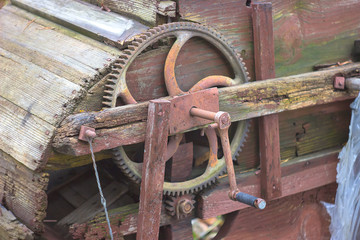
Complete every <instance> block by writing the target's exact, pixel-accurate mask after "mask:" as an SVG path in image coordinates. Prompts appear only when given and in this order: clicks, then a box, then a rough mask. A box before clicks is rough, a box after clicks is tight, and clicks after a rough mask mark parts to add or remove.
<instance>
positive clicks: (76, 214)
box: [57, 181, 128, 226]
mask: <svg viewBox="0 0 360 240" xmlns="http://www.w3.org/2000/svg"><path fill="white" fill-rule="evenodd" d="M127 190H128V189H127V186H125V185H124V184H122V183H119V182H117V181H114V182H112V183H110V184H109V185H108V186H106V187H105V188H104V190H103V193H104V197H105V199H106V204H107V205H108V206H109V205H111V204H112V203H113V202H115V201H116V200H117V199H119V198H120V197H121V196H122V195H123V194H125V193H126V192H127ZM102 211H103V206H102V204H101V202H100V195H99V194H96V195H94V196H93V197H91V198H90V199H88V200H87V201H86V202H84V203H83V204H81V205H80V206H79V207H78V208H77V209H75V210H74V211H72V212H71V213H70V214H69V215H67V216H66V217H64V218H63V219H61V220H60V221H59V222H58V223H57V225H58V226H69V225H71V224H74V223H81V222H86V221H89V220H90V219H92V218H93V217H94V216H95V215H96V214H98V213H100V212H102Z"/></svg>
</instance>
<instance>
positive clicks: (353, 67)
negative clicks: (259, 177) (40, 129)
mask: <svg viewBox="0 0 360 240" xmlns="http://www.w3.org/2000/svg"><path fill="white" fill-rule="evenodd" d="M356 71H360V63H354V64H349V65H345V66H342V67H336V68H332V69H328V70H324V71H318V72H311V73H305V74H300V75H294V76H289V77H282V78H275V79H270V80H267V81H257V82H252V83H248V84H242V85H239V86H234V87H228V88H221V89H219V104H220V111H226V112H228V113H230V115H231V121H232V122H235V121H240V120H245V119H250V118H255V117H260V116H266V115H270V114H274V113H280V112H283V111H287V110H296V109H301V108H305V107H310V106H315V105H319V104H325V103H332V102H337V101H342V100H346V99H353V98H354V97H356V95H357V92H354V91H350V92H349V91H339V90H335V89H334V87H333V81H334V77H335V75H337V74H342V75H343V76H345V77H348V76H351V74H353V73H355V72H356ZM147 108H148V103H147V102H145V103H140V104H132V105H128V106H123V107H116V108H111V109H107V110H104V111H101V112H90V113H79V114H75V115H71V116H69V117H67V118H66V119H65V120H64V121H63V122H62V124H61V126H60V127H59V128H58V129H57V133H56V135H55V137H54V141H53V145H52V146H53V148H54V149H55V150H56V151H57V152H60V153H64V154H68V155H75V156H81V155H85V154H89V153H90V152H89V148H88V146H87V145H86V143H83V142H81V141H79V140H78V134H79V131H80V127H81V125H86V126H89V127H93V128H95V129H96V134H97V137H96V139H94V144H93V147H94V152H99V151H102V150H105V149H111V148H115V147H117V146H121V145H129V144H134V143H139V142H143V141H144V140H145V129H146V122H145V121H146V119H147ZM199 127H201V126H199ZM194 129H195V128H193V129H188V130H187V131H192V130H194ZM119 136H121V138H120V137H119Z"/></svg>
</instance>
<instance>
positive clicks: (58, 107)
mask: <svg viewBox="0 0 360 240" xmlns="http://www.w3.org/2000/svg"><path fill="white" fill-rule="evenodd" d="M0 52H1V55H0V66H1V67H0V77H1V88H0V96H1V97H3V98H5V99H7V100H8V101H10V102H12V103H14V104H15V105H17V106H19V107H20V108H22V109H26V111H27V112H28V113H29V114H31V115H34V116H36V117H38V118H40V119H42V120H44V121H46V122H48V123H49V124H51V125H53V126H56V125H58V123H59V122H60V121H61V120H62V119H63V118H64V117H65V116H67V115H68V114H70V113H71V111H72V109H73V108H74V106H75V104H76V102H77V101H78V99H79V98H80V97H81V95H82V93H83V89H82V88H81V87H80V86H79V85H77V84H74V83H72V82H70V81H68V80H66V79H64V78H61V77H58V76H57V75H55V74H53V73H52V72H49V71H47V70H45V69H43V68H41V67H38V66H37V65H35V64H33V63H31V62H28V61H27V60H25V59H23V58H20V57H18V56H17V55H14V54H12V53H10V52H8V51H6V50H4V49H3V48H0Z"/></svg>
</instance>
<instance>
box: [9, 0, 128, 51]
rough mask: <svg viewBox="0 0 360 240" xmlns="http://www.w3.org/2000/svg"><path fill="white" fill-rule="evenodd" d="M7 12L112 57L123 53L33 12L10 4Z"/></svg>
mask: <svg viewBox="0 0 360 240" xmlns="http://www.w3.org/2000/svg"><path fill="white" fill-rule="evenodd" d="M6 11H8V12H11V13H13V14H15V15H17V16H19V17H21V18H24V19H26V20H27V21H31V20H33V19H35V23H37V24H39V25H41V26H42V27H44V28H45V29H44V30H46V28H48V29H51V30H52V31H55V32H58V33H61V34H63V35H65V36H68V37H71V38H73V39H76V40H78V41H80V42H82V43H84V44H87V45H90V46H92V47H93V48H97V49H101V50H103V51H105V52H107V53H109V54H112V55H118V54H119V53H120V52H121V51H120V50H119V49H118V48H115V47H112V46H109V45H106V44H104V43H102V42H99V41H97V40H94V39H92V38H89V37H87V36H84V35H82V34H80V33H78V32H76V31H74V30H71V29H69V28H65V27H64V26H61V25H59V24H57V23H54V22H51V21H49V20H47V19H45V18H42V17H39V16H38V15H35V14H33V13H31V12H28V11H26V10H24V9H21V8H18V7H16V6H14V5H10V4H8V5H7V6H6Z"/></svg>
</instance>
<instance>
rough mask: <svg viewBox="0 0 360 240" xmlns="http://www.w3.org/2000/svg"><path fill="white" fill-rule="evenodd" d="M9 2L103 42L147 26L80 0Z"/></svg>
mask: <svg viewBox="0 0 360 240" xmlns="http://www.w3.org/2000/svg"><path fill="white" fill-rule="evenodd" d="M12 3H13V4H15V5H16V6H19V7H21V8H24V9H26V10H28V11H30V12H34V13H35V14H37V15H39V16H42V17H45V18H48V19H50V20H52V21H54V22H57V23H59V24H61V25H64V26H66V27H69V28H71V29H74V30H76V31H77V32H80V33H82V34H84V35H87V36H90V37H92V38H95V39H98V40H100V41H104V42H107V43H110V42H112V43H113V44H117V43H120V42H124V41H126V40H127V39H131V38H132V37H134V36H135V35H137V34H139V33H141V32H143V31H145V30H146V29H147V27H146V26H144V25H142V24H140V23H138V22H136V21H134V20H131V19H129V18H126V17H124V16H120V15H118V14H114V13H109V12H104V11H102V10H101V9H100V8H97V7H95V6H93V5H91V4H88V3H85V2H81V1H71V0H63V1H62V2H58V1H52V0H46V1H37V0H12Z"/></svg>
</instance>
